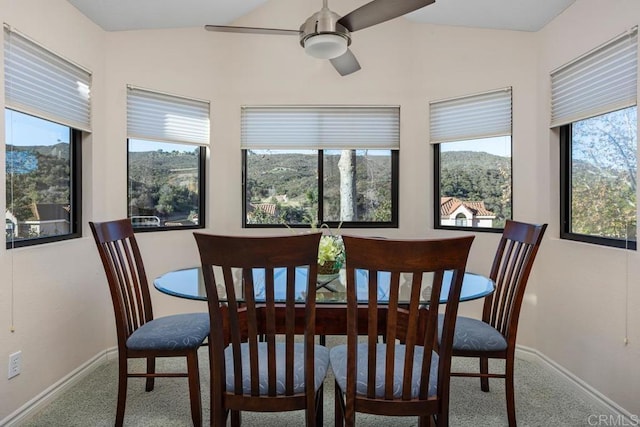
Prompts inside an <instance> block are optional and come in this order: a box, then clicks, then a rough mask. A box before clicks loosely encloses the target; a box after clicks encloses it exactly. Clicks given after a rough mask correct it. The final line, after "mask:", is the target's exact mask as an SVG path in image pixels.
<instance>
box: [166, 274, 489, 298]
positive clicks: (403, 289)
mask: <svg viewBox="0 0 640 427" xmlns="http://www.w3.org/2000/svg"><path fill="white" fill-rule="evenodd" d="M344 273H345V271H344V270H342V271H341V272H340V273H339V274H331V275H318V279H317V286H316V303H317V304H346V292H345V285H344V284H345V283H346V280H345V274H344ZM284 275H285V271H284V269H276V271H275V280H276V284H277V283H278V279H281V280H284ZM389 276H390V274H389V273H387V272H381V273H379V277H378V283H379V286H378V302H379V303H384V302H385V300H387V292H388V282H389ZM263 277H264V275H263V274H262V273H261V269H254V287H255V296H256V299H257V300H259V298H260V296H261V294H262V293H263V292H264V280H263ZM451 277H452V275H451V272H449V271H448V272H445V275H444V278H443V285H442V291H441V297H440V303H441V304H444V303H446V302H447V296H448V295H449V286H450V284H451ZM401 280H403V283H402V284H401V286H400V302H402V299H403V297H404V299H405V301H406V302H408V300H407V298H408V297H409V290H410V284H411V278H410V276H408V275H407V276H403V279H401ZM295 283H296V295H297V296H298V299H300V300H302V299H303V293H304V292H305V291H306V269H304V268H298V269H296V280H295ZM367 283H368V280H367V272H365V271H363V270H357V272H356V286H357V291H356V292H357V295H358V300H361V301H363V302H364V301H366V300H367V295H368V289H367ZM385 283H387V285H385ZM153 285H154V286H155V288H156V289H157V290H158V291H160V292H162V293H164V294H167V295H172V296H175V297H179V298H186V299H191V300H201V301H206V300H207V293H206V290H205V286H204V277H203V275H202V269H201V267H199V266H198V267H190V268H184V269H179V270H174V271H169V272H167V273H165V274H163V275H161V276H159V277H157V278H155V279H154V280H153ZM494 288H495V284H494V282H493V280H491V279H490V278H488V277H486V276H483V275H480V274H476V273H471V272H466V273H465V275H464V279H463V283H462V291H461V294H460V301H461V302H462V301H470V300H474V299H478V298H482V297H485V296H487V295H489V294H491V293H492V292H493V291H494ZM218 295H219V296H220V300H221V301H224V300H225V298H226V296H225V293H224V288H223V287H222V286H219V287H218ZM430 296H431V277H430V275H428V274H425V275H424V277H423V280H422V289H421V292H420V298H421V300H423V301H422V302H423V303H424V304H428V303H429V298H430ZM275 299H276V301H278V300H282V301H284V291H281V292H279V291H278V288H277V287H276V291H275Z"/></svg>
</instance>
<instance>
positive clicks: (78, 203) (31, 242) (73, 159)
mask: <svg viewBox="0 0 640 427" xmlns="http://www.w3.org/2000/svg"><path fill="white" fill-rule="evenodd" d="M6 109H8V110H12V111H17V110H13V109H12V108H8V107H5V110H6ZM17 112H20V111H17ZM22 114H26V113H22ZM33 117H36V118H38V119H40V120H45V121H49V122H50V121H51V120H47V119H43V118H42V117H37V116H33ZM63 126H66V127H67V128H69V168H70V169H71V170H70V173H69V186H70V188H69V204H70V205H71V210H70V212H69V213H70V218H71V220H70V222H69V227H70V232H69V233H67V234H61V235H57V236H45V237H35V238H32V239H19V240H6V246H5V247H6V249H7V250H8V249H14V248H24V247H29V246H36V245H41V244H45V243H53V242H61V241H64V240H71V239H78V238H81V237H82V131H81V130H78V129H74V128H72V127H71V126H68V125H63ZM5 150H6V142H5ZM5 177H6V171H5ZM5 239H6V237H5Z"/></svg>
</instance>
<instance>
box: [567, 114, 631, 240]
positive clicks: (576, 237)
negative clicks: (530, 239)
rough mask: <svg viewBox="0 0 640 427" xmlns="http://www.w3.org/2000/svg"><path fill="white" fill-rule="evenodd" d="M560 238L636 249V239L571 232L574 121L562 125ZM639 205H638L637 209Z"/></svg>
mask: <svg viewBox="0 0 640 427" xmlns="http://www.w3.org/2000/svg"><path fill="white" fill-rule="evenodd" d="M559 137H560V238H561V239H563V240H572V241H575V242H583V243H591V244H594V245H600V246H608V247H613V248H620V249H629V250H633V251H635V250H636V247H637V244H636V241H635V240H622V239H613V238H610V237H602V236H593V235H589V234H579V233H573V232H571V217H572V210H571V204H572V203H571V201H572V199H571V195H572V191H571V190H572V186H571V184H572V177H573V176H572V169H573V168H572V162H573V158H572V155H571V153H572V140H573V126H572V123H569V124H566V125H563V126H560V128H559ZM637 209H638V206H637V205H636V210H637Z"/></svg>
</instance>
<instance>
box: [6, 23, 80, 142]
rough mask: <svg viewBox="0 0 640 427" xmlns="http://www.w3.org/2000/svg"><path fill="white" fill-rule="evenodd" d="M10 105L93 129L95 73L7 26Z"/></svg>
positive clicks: (7, 95)
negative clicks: (92, 86) (92, 81)
mask: <svg viewBox="0 0 640 427" xmlns="http://www.w3.org/2000/svg"><path fill="white" fill-rule="evenodd" d="M4 85H5V103H6V106H7V107H8V108H11V109H14V110H17V111H20V112H23V113H26V114H30V115H33V116H37V117H40V118H43V119H46V120H50V121H53V122H56V123H60V124H63V125H66V126H70V127H72V128H75V129H80V130H84V131H91V97H90V94H91V73H90V72H89V71H87V70H85V69H83V68H81V67H79V66H77V65H75V64H73V63H71V62H69V61H67V60H66V59H64V58H62V57H60V56H58V55H56V54H54V53H52V52H50V51H49V50H47V49H45V48H44V47H42V46H40V45H38V44H36V43H35V42H33V41H31V40H29V39H28V38H26V37H25V36H23V35H21V34H19V33H17V32H16V31H14V30H13V29H11V28H10V27H9V26H7V25H5V26H4Z"/></svg>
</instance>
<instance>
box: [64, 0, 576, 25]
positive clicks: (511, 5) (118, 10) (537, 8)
mask: <svg viewBox="0 0 640 427" xmlns="http://www.w3.org/2000/svg"><path fill="white" fill-rule="evenodd" d="M68 1H69V3H71V4H73V5H74V6H75V7H76V8H78V9H79V10H80V11H81V12H82V13H83V14H85V15H86V16H87V17H89V18H90V19H91V20H92V21H94V22H95V23H96V24H98V25H99V26H100V27H102V28H103V29H105V30H107V31H121V30H140V29H153V28H178V27H198V26H204V25H205V24H217V25H228V24H232V23H233V22H234V21H235V20H236V19H238V18H240V17H242V16H244V15H246V14H248V13H250V12H251V11H252V10H254V9H256V8H258V7H261V6H264V5H266V4H267V3H269V2H277V1H280V0H135V1H132V0H108V1H107V0H68ZM299 1H308V2H309V4H310V7H312V8H314V9H318V10H319V9H320V7H321V6H322V3H321V0H299ZM575 1H576V0H481V1H480V0H436V3H434V4H432V5H430V6H427V7H424V8H422V9H420V10H418V11H416V12H413V13H410V14H408V15H406V19H410V20H412V21H416V22H424V23H430V24H440V25H454V26H465V27H476V28H494V29H504V30H519V31H538V30H539V29H541V28H542V27H544V26H545V25H546V24H547V23H548V22H549V21H551V20H552V19H553V18H554V17H556V16H557V15H559V14H560V13H562V11H563V10H565V9H566V8H567V7H569V6H570V5H571V4H572V3H573V2H575ZM316 3H317V8H315V6H314V5H315V4H316ZM344 3H345V2H344V0H333V1H330V2H329V8H331V9H332V10H334V11H335V12H337V13H339V14H346V13H348V12H350V11H351V10H353V9H355V8H356V7H359V6H361V5H363V4H365V3H368V1H367V0H357V1H350V2H347V3H349V4H353V5H355V6H354V7H351V8H350V9H348V10H341V9H342V8H344ZM305 18H307V17H306V16H301V17H300V19H299V20H298V21H299V22H292V24H291V29H296V30H297V29H298V25H299V23H300V22H302V21H304V19H305Z"/></svg>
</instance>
